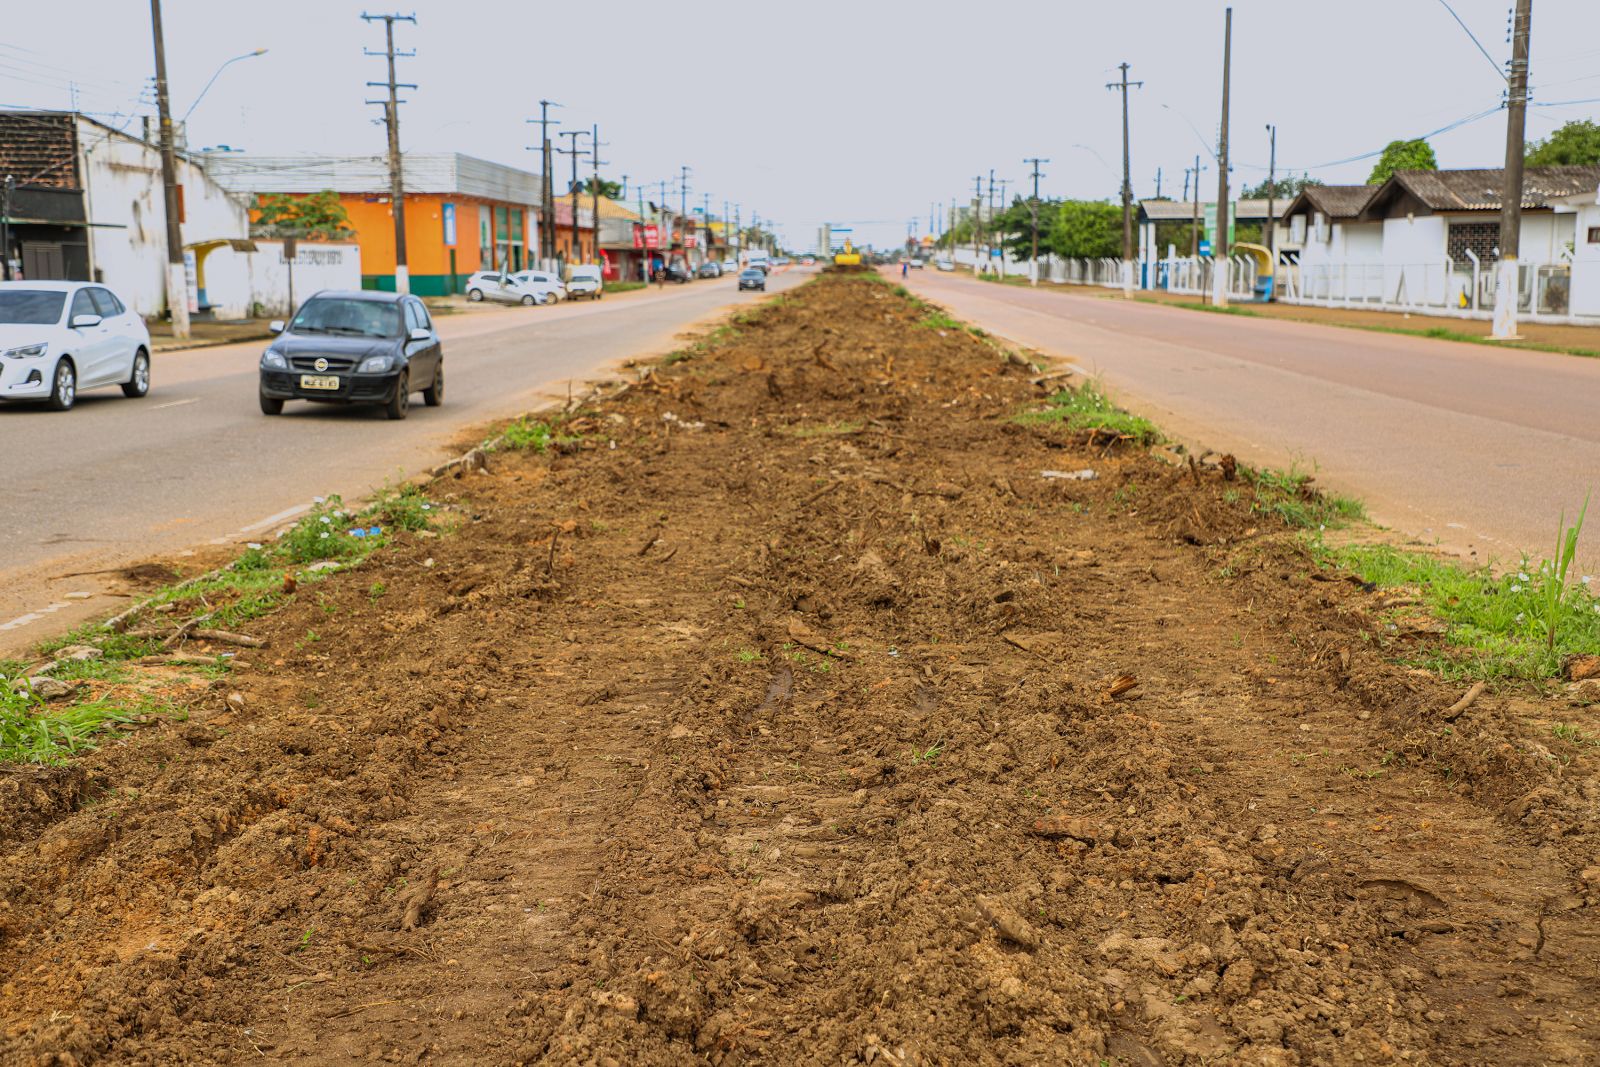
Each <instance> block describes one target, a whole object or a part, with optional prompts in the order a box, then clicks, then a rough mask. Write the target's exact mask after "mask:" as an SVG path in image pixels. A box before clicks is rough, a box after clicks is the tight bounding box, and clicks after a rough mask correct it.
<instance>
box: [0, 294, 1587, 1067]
mask: <svg viewBox="0 0 1600 1067" xmlns="http://www.w3.org/2000/svg"><path fill="white" fill-rule="evenodd" d="M922 315H923V312H922V311H920V310H919V309H917V308H916V307H914V306H912V305H911V304H910V303H909V302H907V301H906V300H904V299H902V298H900V297H898V296H896V295H895V294H894V293H893V292H892V291H891V290H890V288H889V287H887V286H884V285H882V284H879V283H877V282H874V281H871V280H867V279H855V278H849V277H838V278H825V279H823V280H821V281H819V282H818V283H816V284H813V285H810V286H807V287H805V288H804V289H802V290H799V291H797V292H796V293H795V294H793V295H790V296H787V297H785V298H780V299H778V300H776V301H773V302H772V304H771V306H769V307H768V308H767V309H765V310H764V311H762V312H760V313H756V314H748V313H747V314H746V315H745V316H743V318H742V319H741V320H739V321H738V327H737V330H736V332H734V333H733V334H732V335H731V336H725V337H724V338H722V339H721V340H720V341H719V342H717V343H715V344H711V345H709V346H707V348H706V350H704V351H702V352H701V353H700V354H699V355H698V356H697V357H696V358H694V359H690V360H687V361H683V362H679V363H675V364H673V365H671V366H669V367H663V368H661V369H660V370H659V371H658V372H657V373H655V374H653V375H651V376H650V377H648V378H647V379H646V380H645V381H644V382H643V383H642V384H638V385H635V386H634V387H633V388H631V389H629V390H627V391H626V392H625V393H624V394H622V395H620V396H618V397H615V398H613V399H609V400H606V401H605V402H602V403H597V404H595V405H593V406H592V407H591V408H590V409H588V410H586V411H585V412H584V413H583V414H582V416H581V418H580V419H579V420H578V422H577V423H576V425H577V428H579V429H582V430H584V431H585V432H584V436H583V439H582V440H581V442H579V443H578V444H576V445H573V446H570V447H568V448H565V449H563V450H560V451H553V452H551V453H550V454H548V455H535V454H531V453H529V454H506V455H495V456H493V457H492V458H491V461H490V469H489V473H487V474H469V475H465V476H461V477H456V478H449V479H445V480H442V481H440V482H438V483H435V484H434V486H433V487H432V489H431V492H432V493H433V494H434V495H435V496H436V498H437V499H439V500H441V501H444V502H450V503H454V504H455V505H457V506H459V507H461V508H462V509H464V511H465V513H466V514H467V516H468V518H469V521H467V522H466V523H465V524H464V525H462V527H461V528H460V529H459V530H458V531H457V532H455V533H452V534H449V535H448V536H429V535H428V533H427V532H424V533H422V534H416V535H409V536H407V537H405V538H403V539H402V540H401V541H400V543H399V544H398V545H397V546H396V547H393V548H391V549H388V550H385V551H383V552H380V553H378V554H376V555H375V556H373V557H372V558H371V559H370V560H369V561H368V562H367V563H366V564H365V565H364V566H362V567H361V568H360V569H359V570H356V571H353V572H350V573H345V574H340V575H337V576H335V577H333V578H331V579H330V580H328V581H327V582H325V583H321V584H319V585H316V586H314V587H306V588H305V589H304V590H303V591H302V592H300V593H297V594H296V595H295V598H294V600H293V602H292V603H291V604H290V605H289V606H288V607H286V608H285V609H283V610H281V611H280V612H279V613H278V614H277V615H275V616H273V617H271V618H269V619H264V620H259V621H258V622H257V623H255V624H254V625H253V626H252V629H251V632H252V633H255V634H256V635H258V636H261V637H264V638H266V639H267V640H268V642H269V643H268V646H267V647H266V648H265V649H261V650H245V651H244V652H243V653H242V654H241V655H240V657H239V659H240V660H242V661H245V662H241V663H240V664H239V665H238V666H237V667H236V668H235V670H234V671H233V673H232V674H231V676H230V677H228V678H227V679H225V680H222V681H220V682H218V683H215V684H214V685H212V686H211V687H210V688H208V689H206V690H204V691H203V692H201V693H200V694H199V695H197V696H195V698H194V700H193V713H192V716H191V718H190V719H189V720H188V721H185V722H169V723H163V724H160V725H156V726H152V727H148V728H145V729H142V730H140V731H138V732H135V733H132V734H130V735H127V736H126V737H125V738H124V739H123V740H121V741H120V742H118V743H116V744H114V745H109V746H107V747H105V748H103V749H102V750H101V751H100V752H98V753H96V754H94V755H93V756H91V757H89V758H87V759H85V760H84V761H82V763H81V764H79V765H78V766H75V767H73V768H70V769H64V770H23V769H11V770H9V771H6V772H4V773H0V804H3V805H5V806H6V807H7V809H8V810H9V811H10V812H11V816H12V817H10V818H8V819H6V820H0V1063H4V1064H87V1063H129V1064H169V1063H184V1064H194V1063H236V1062H252V1063H253V1062H258V1061H263V1060H266V1061H284V1062H296V1063H345V1062H354V1061H361V1060H373V1061H380V1062H424V1063H449V1064H487V1063H494V1064H499V1063H548V1064H585V1065H591V1064H592V1065H619V1064H629V1065H634V1064H641V1065H655V1064H681V1063H712V1064H739V1063H796V1064H867V1063H872V1064H884V1065H906V1064H919V1065H922V1064H926V1065H933V1064H963V1065H964V1064H1136V1065H1153V1064H1200V1063H1211V1064H1216V1063H1229V1064H1272V1065H1280V1064H1281V1065H1290V1064H1344V1063H1368V1064H1383V1063H1397V1062H1406V1063H1411V1064H1496V1065H1501V1064H1580V1063H1592V1062H1595V1060H1596V1058H1597V1055H1600V1053H1597V1049H1600V1013H1597V1012H1596V1008H1597V1006H1600V1004H1597V1002H1600V992H1597V989H1600V986H1597V978H1600V973H1597V972H1600V962H1597V956H1600V938H1597V936H1596V924H1595V914H1596V912H1595V909H1596V906H1597V905H1600V889H1597V887H1596V880H1597V879H1600V866H1596V864H1597V856H1596V841H1597V838H1596V830H1597V821H1596V814H1595V812H1596V800H1597V799H1600V790H1597V788H1596V782H1595V778H1594V768H1595V757H1594V756H1593V755H1590V754H1589V753H1590V752H1591V751H1592V746H1586V745H1584V744H1582V743H1580V742H1568V741H1565V740H1562V739H1558V738H1555V737H1553V736H1552V734H1551V733H1550V723H1551V722H1552V721H1555V720H1558V719H1559V720H1565V721H1578V722H1580V723H1581V722H1583V719H1584V717H1585V716H1586V715H1588V714H1589V713H1588V712H1587V711H1585V710H1583V709H1580V708H1572V707H1568V706H1566V705H1565V704H1563V703H1560V699H1561V698H1556V697H1548V698H1536V697H1535V696H1534V695H1531V694H1529V693H1527V692H1521V693H1510V692H1507V693H1499V694H1496V693H1494V692H1489V693H1485V694H1484V695H1483V696H1482V697H1481V698H1479V699H1478V700H1477V702H1476V703H1474V704H1472V705H1471V706H1470V707H1469V708H1467V709H1466V710H1465V711H1463V712H1461V713H1460V714H1459V715H1458V716H1457V717H1455V718H1454V720H1453V721H1446V719H1445V714H1446V713H1445V710H1444V709H1446V708H1448V707H1449V706H1450V705H1451V704H1452V703H1454V702H1455V701H1456V700H1457V698H1458V697H1460V696H1461V692H1460V689H1459V687H1456V686H1447V685H1446V684H1444V683H1442V682H1440V681H1438V680H1436V679H1434V678H1433V677H1431V676H1427V675H1424V674H1419V673H1416V672H1412V671H1408V670H1407V669H1405V668H1404V667H1403V666H1399V665H1396V663H1395V662H1394V660H1395V658H1396V657H1397V656H1398V655H1400V654H1403V653H1404V652H1405V651H1406V646H1404V645H1396V644H1393V643H1391V642H1386V641H1385V639H1383V638H1382V636H1381V635H1382V632H1383V631H1382V627H1381V626H1380V625H1379V616H1380V614H1381V613H1382V611H1383V595H1382V594H1381V593H1372V592H1368V591H1364V590H1363V589H1362V588H1361V587H1359V586H1358V585H1356V584H1353V583H1349V582H1345V581H1339V580H1333V581H1327V580H1320V579H1321V578H1323V577H1326V576H1319V575H1313V573H1312V570H1313V568H1312V567H1311V566H1310V565H1309V564H1308V563H1307V561H1306V559H1305V557H1304V556H1303V555H1302V554H1301V553H1300V552H1299V551H1298V550H1297V549H1296V548H1295V547H1294V546H1293V544H1292V535H1291V533H1290V532H1289V531H1286V530H1284V529H1283V528H1282V527H1274V526H1273V525H1272V522H1273V520H1272V519H1271V518H1270V517H1268V516H1265V515H1261V514H1257V513H1253V512H1252V511H1251V510H1250V508H1249V504H1248V496H1247V495H1241V494H1239V493H1237V492H1235V491H1234V490H1235V489H1236V488H1237V485H1236V484H1233V485H1230V484H1229V483H1227V482H1225V481H1223V478H1222V475H1221V473H1219V472H1218V471H1215V470H1211V469H1203V470H1199V471H1197V472H1196V474H1195V475H1191V473H1190V472H1189V471H1188V470H1187V469H1184V468H1175V467H1173V466H1170V465H1168V464H1166V463H1164V462H1161V461H1159V460H1158V459H1157V458H1155V457H1154V456H1152V455H1150V454H1147V453H1144V452H1140V451H1137V450H1131V449H1126V448H1115V447H1114V448H1112V449H1110V450H1108V449H1107V448H1106V447H1105V446H1103V445H1100V444H1090V443H1088V442H1087V441H1085V440H1082V439H1080V438H1077V437H1075V436H1073V435H1070V434H1067V433H1066V432H1064V431H1062V430H1060V429H1058V428H1053V427H1050V426H1026V427H1025V426H1019V425H1016V424H1014V423H1011V422H1010V421H1008V418H1007V416H1008V415H1010V414H1011V413H1013V412H1015V411H1017V410H1019V409H1021V408H1024V407H1026V406H1027V405H1029V404H1032V403H1035V402H1037V398H1038V396H1039V395H1040V393H1041V390H1040V389H1039V388H1038V387H1036V386H1035V385H1033V384H1032V383H1031V382H1030V378H1031V377H1032V371H1030V370H1028V369H1027V368H1025V367H1021V366H1018V365H1017V364H1015V363H1012V362H1009V361H1007V360H1006V359H1005V358H1004V355H1003V353H1001V352H1000V351H998V350H997V349H996V348H995V347H993V346H992V345H990V344H988V343H986V342H984V341H981V340H979V339H976V338H974V337H972V336H970V335H969V334H966V333H963V332H960V331H955V330H937V329H927V328H924V327H921V326H919V325H918V323H919V320H920V319H921V318H922ZM1079 468H1091V469H1094V470H1095V471H1096V472H1097V474H1098V477H1097V478H1096V479H1094V480H1089V481H1068V480H1062V479H1047V478H1044V477H1042V476H1041V472H1042V471H1045V470H1063V471H1070V470H1076V469H1079ZM1430 639H1431V638H1429V637H1428V636H1426V635H1423V636H1419V637H1410V638H1406V639H1405V640H1408V641H1409V640H1430ZM234 693H236V694H238V698H237V699H233V700H230V699H229V698H230V694H234Z"/></svg>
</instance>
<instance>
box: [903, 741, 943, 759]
mask: <svg viewBox="0 0 1600 1067" xmlns="http://www.w3.org/2000/svg"><path fill="white" fill-rule="evenodd" d="M942 755H944V739H943V738H941V739H939V740H938V741H935V742H934V743H933V744H931V745H929V746H928V747H927V748H924V749H920V750H919V749H915V748H914V749H912V750H911V762H912V763H937V762H939V757H940V756H942Z"/></svg>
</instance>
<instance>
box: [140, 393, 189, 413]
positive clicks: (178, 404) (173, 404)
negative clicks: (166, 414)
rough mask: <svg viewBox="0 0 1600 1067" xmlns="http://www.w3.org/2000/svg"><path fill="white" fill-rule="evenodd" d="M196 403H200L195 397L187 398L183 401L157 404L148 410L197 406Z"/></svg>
mask: <svg viewBox="0 0 1600 1067" xmlns="http://www.w3.org/2000/svg"><path fill="white" fill-rule="evenodd" d="M198 403H200V398H199V397H197V396H191V397H188V398H186V399H183V400H169V401H167V402H166V403H165V404H157V405H156V406H155V407H153V408H151V409H150V410H151V411H160V410H162V409H163V408H181V407H183V405H185V404H198Z"/></svg>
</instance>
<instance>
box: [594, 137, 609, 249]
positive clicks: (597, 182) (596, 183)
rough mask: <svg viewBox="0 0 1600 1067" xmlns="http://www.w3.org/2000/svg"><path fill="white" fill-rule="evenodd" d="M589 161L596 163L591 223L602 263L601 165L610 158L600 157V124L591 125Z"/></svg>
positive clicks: (602, 146)
mask: <svg viewBox="0 0 1600 1067" xmlns="http://www.w3.org/2000/svg"><path fill="white" fill-rule="evenodd" d="M589 145H590V151H589V162H590V163H593V164H594V169H593V170H592V171H590V174H589V223H590V225H592V226H593V227H594V261H595V264H596V265H598V264H599V263H600V167H601V165H602V164H605V163H609V162H610V160H607V159H601V158H600V149H602V148H604V147H605V145H604V144H603V143H602V142H601V140H600V125H599V123H596V124H595V125H593V126H591V127H589Z"/></svg>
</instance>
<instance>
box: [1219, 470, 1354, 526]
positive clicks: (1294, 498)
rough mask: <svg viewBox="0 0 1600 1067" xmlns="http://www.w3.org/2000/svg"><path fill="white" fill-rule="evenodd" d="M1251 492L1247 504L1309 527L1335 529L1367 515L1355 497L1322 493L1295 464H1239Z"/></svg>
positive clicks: (1296, 524)
mask: <svg viewBox="0 0 1600 1067" xmlns="http://www.w3.org/2000/svg"><path fill="white" fill-rule="evenodd" d="M1240 473H1241V474H1242V475H1243V476H1244V479H1245V481H1246V482H1248V483H1249V485H1250V488H1251V493H1252V500H1251V502H1250V508H1251V510H1252V511H1257V512H1260V513H1262V514H1264V515H1272V516H1275V517H1276V518H1278V519H1281V520H1283V522H1284V524H1285V525H1288V526H1297V527H1300V528H1302V529H1308V530H1322V529H1337V528H1339V527H1341V526H1346V525H1348V524H1349V523H1352V522H1359V521H1361V520H1362V519H1365V518H1366V517H1367V509H1366V508H1365V507H1364V506H1363V505H1362V503H1361V501H1359V500H1356V499H1355V498H1354V497H1348V496H1338V495H1336V494H1332V493H1324V492H1322V491H1321V490H1318V489H1314V488H1312V486H1311V476H1310V475H1308V474H1303V473H1301V472H1300V471H1298V470H1297V469H1296V468H1294V467H1290V468H1289V469H1288V470H1286V471H1281V470H1273V469H1270V468H1262V469H1259V470H1258V469H1255V468H1251V467H1241V468H1240Z"/></svg>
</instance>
